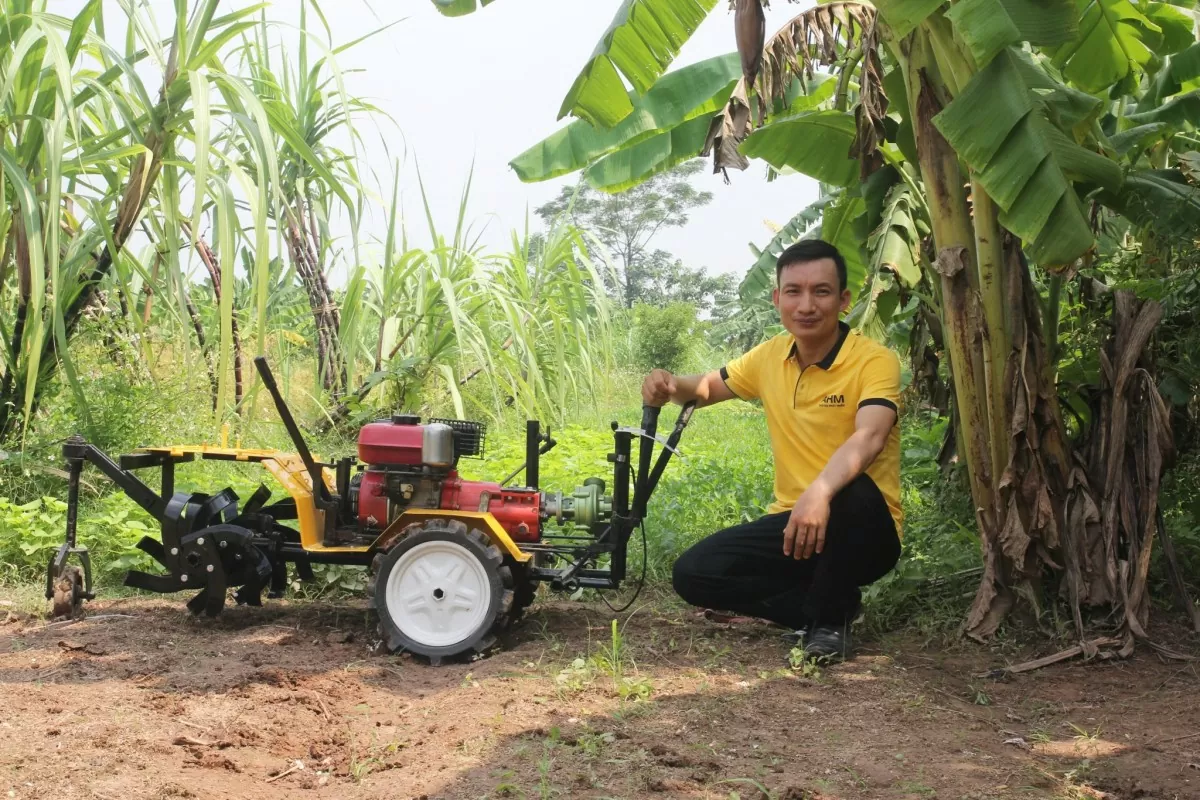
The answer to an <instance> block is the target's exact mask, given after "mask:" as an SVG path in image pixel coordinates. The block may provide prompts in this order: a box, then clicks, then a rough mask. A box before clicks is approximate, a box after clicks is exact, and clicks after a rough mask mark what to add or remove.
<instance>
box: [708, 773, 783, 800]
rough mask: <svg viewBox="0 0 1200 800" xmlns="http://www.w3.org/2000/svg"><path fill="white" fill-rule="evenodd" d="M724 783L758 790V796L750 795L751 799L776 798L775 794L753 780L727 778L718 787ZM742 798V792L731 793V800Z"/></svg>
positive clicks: (718, 782) (768, 799)
mask: <svg viewBox="0 0 1200 800" xmlns="http://www.w3.org/2000/svg"><path fill="white" fill-rule="evenodd" d="M723 783H736V784H742V785H745V786H749V787H751V788H753V789H756V790H757V794H752V795H750V797H752V798H755V800H758V799H759V798H761V799H762V800H774V798H775V793H774V792H772V791H771V790H770V789H768V788H767V787H766V786H763V785H762V784H761V783H759V782H758V781H756V780H754V779H753V778H726V779H725V780H722V781H717V783H716V785H718V786H720V785H721V784H723ZM741 797H742V795H741V793H740V792H736V791H732V792H730V793H729V800H741Z"/></svg>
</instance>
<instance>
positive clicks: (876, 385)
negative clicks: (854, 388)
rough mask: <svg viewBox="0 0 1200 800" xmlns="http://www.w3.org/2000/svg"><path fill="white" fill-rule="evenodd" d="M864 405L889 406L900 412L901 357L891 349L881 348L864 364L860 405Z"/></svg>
mask: <svg viewBox="0 0 1200 800" xmlns="http://www.w3.org/2000/svg"><path fill="white" fill-rule="evenodd" d="M863 406H887V407H888V408H890V409H891V410H892V411H895V412H896V413H897V414H899V413H900V359H899V358H898V357H897V356H896V354H895V353H893V352H892V351H891V350H887V349H884V348H880V350H879V352H878V353H876V354H873V355H871V356H870V358H868V359H867V361H866V363H865V364H863V368H862V390H861V391H860V392H859V395H858V407H859V408H862V407H863Z"/></svg>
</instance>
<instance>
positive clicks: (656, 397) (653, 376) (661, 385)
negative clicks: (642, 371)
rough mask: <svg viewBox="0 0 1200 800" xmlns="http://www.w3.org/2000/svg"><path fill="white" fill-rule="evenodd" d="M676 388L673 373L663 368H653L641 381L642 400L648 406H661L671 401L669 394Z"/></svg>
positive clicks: (673, 392)
mask: <svg viewBox="0 0 1200 800" xmlns="http://www.w3.org/2000/svg"><path fill="white" fill-rule="evenodd" d="M677 389H678V386H677V385H676V383H675V376H674V375H672V374H671V373H669V372H667V371H666V370H665V369H656V370H653V371H652V372H651V373H650V374H649V375H647V376H646V380H644V381H643V382H642V402H643V403H644V404H645V405H648V406H654V407H655V408H662V407H663V406H665V405H666V404H667V403H669V402H671V396H672V395H673V394H675V392H676V390H677Z"/></svg>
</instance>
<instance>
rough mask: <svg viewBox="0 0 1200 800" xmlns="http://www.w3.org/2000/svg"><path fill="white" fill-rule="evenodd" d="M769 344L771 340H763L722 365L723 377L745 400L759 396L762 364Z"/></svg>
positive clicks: (731, 388) (733, 390) (730, 387)
mask: <svg viewBox="0 0 1200 800" xmlns="http://www.w3.org/2000/svg"><path fill="white" fill-rule="evenodd" d="M768 344H769V341H768V342H763V343H762V344H760V345H758V346H757V347H755V348H754V349H752V350H750V351H749V352H747V353H743V354H742V355H740V356H738V357H737V358H735V359H734V360H733V361H730V362H729V363H728V364H726V365H725V366H723V367H721V378H722V380H724V381H725V385H726V386H728V387H729V389H730V391H732V392H733V393H734V394H736V395H737V396H738V397H740V398H741V399H743V400H754V399H756V398H758V396H759V392H760V388H759V374H760V373H761V366H760V365H761V364H762V360H763V355H764V353H765V352H766V350H767V345H768Z"/></svg>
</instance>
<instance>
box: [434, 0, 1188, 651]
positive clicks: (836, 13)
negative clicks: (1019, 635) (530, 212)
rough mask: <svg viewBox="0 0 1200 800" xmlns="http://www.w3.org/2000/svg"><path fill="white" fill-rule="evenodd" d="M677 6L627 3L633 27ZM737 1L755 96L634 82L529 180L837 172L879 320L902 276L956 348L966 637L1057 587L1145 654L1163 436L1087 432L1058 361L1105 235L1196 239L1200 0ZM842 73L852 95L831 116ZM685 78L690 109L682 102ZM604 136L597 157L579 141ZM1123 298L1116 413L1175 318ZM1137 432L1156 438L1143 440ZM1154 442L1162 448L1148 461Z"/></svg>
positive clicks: (530, 157) (830, 215)
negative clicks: (695, 161)
mask: <svg viewBox="0 0 1200 800" xmlns="http://www.w3.org/2000/svg"><path fill="white" fill-rule="evenodd" d="M435 2H438V0H435ZM444 5H447V6H453V7H454V10H456V11H459V12H464V11H468V10H472V9H473V8H474V4H473V3H467V2H460V3H452V2H448V3H445V4H444ZM668 5H671V4H670V3H668V2H667V0H660V1H659V2H655V0H644V1H643V2H640V3H638V2H627V3H624V4H622V5H621V13H620V14H619V15H618V21H620V20H622V19H625V22H624V23H623V24H625V25H628V19H626V18H623V17H622V16H621V14H625V13H626V12H629V11H631V10H633V9H635V8H636V9H641V10H643V11H659V12H661V11H663V10H664V9H665V8H666V7H667V6H668ZM731 6H732V7H733V8H734V9H735V12H736V14H735V25H736V28H737V31H736V32H737V37H736V38H737V42H738V45H739V53H738V58H739V61H740V65H741V70H740V72H741V76H740V78H738V79H737V81H736V83H734V85H733V86H732V87H728V86H727V85H726V86H721V87H720V93H719V94H718V93H716V92H710V91H708V90H707V87H705V86H702V85H701V84H700V82H699V81H696V82H692V81H689V80H687V78H686V76H687V74H688V72H689V71H690V70H700V69H701V67H700V66H699V65H691V66H688V67H683V68H681V69H679V70H677V71H675V72H668V73H666V74H665V75H663V76H662V77H661V79H659V81H658V82H657V84H655V85H651V86H650V87H645V86H643V85H639V84H638V83H637V82H635V81H632V80H631V81H630V86H631V87H632V88H631V89H626V87H625V86H623V85H622V86H620V87H613V88H611V89H610V90H609V97H608V98H607V99H608V102H609V103H610V106H609V108H610V109H612V110H614V111H615V112H616V113H613V114H611V115H610V116H609V117H607V118H603V119H599V118H597V117H596V116H595V115H592V116H590V117H589V116H587V115H586V114H585V113H578V114H577V116H579V117H580V118H581V120H582V121H580V122H575V123H572V124H571V125H569V126H567V128H565V129H563V130H561V131H559V132H558V133H556V134H554V135H553V136H551V137H550V138H549V139H547V140H545V141H544V142H542V143H540V144H538V145H535V146H534V147H533V148H530V150H529V151H527V152H526V153H524V154H522V155H521V156H518V157H517V158H516V159H515V160H514V162H513V166H514V168H515V169H517V172H518V174H519V175H520V176H521V177H522V178H523V179H525V180H539V179H544V177H549V175H550V174H551V173H553V174H564V173H568V172H573V171H581V172H583V174H584V176H585V178H586V179H587V180H589V181H591V182H592V183H593V185H597V186H601V185H603V182H602V181H599V180H598V179H597V177H596V176H597V174H598V173H597V166H598V165H600V164H602V163H604V162H605V161H613V162H614V163H615V162H617V161H619V160H620V159H625V160H627V161H631V162H633V163H634V165H635V167H636V169H635V170H634V171H632V172H631V174H629V175H626V176H623V178H622V181H621V182H620V183H614V184H612V185H613V186H614V187H615V188H618V189H619V188H621V187H622V186H625V185H629V182H630V181H631V180H633V181H636V180H637V179H638V177H639V176H645V175H649V174H653V170H654V169H655V168H656V166H657V164H659V163H664V162H665V161H669V160H671V159H684V158H690V157H695V156H698V155H711V156H712V157H713V164H714V169H715V170H717V171H722V172H725V173H726V174H727V175H728V171H729V170H742V169H745V168H746V167H747V166H748V165H749V163H750V160H751V159H759V160H762V161H765V162H766V163H767V164H768V165H769V166H770V167H771V168H772V169H773V170H775V171H795V172H800V173H804V174H807V175H809V176H811V177H814V178H816V179H817V180H819V181H821V182H822V185H823V186H824V187H825V188H826V190H827V193H828V194H829V195H832V196H833V197H835V198H836V199H834V200H832V201H831V202H829V203H828V205H827V207H826V208H825V209H824V210H823V211H822V223H821V231H822V234H823V235H829V236H831V237H832V236H835V235H841V236H845V237H846V238H847V240H848V241H851V242H855V243H856V244H857V246H856V247H850V248H849V250H850V254H851V256H852V257H854V258H857V259H859V260H860V262H861V263H862V264H863V270H862V272H861V273H860V276H861V278H862V280H861V282H860V283H859V284H858V286H856V288H859V289H862V290H863V291H862V297H861V298H860V300H859V302H860V305H861V312H860V316H859V320H860V324H862V325H863V326H864V327H866V326H868V325H877V323H878V320H879V313H880V307H881V306H880V303H879V300H880V299H881V298H883V297H884V296H886V295H887V294H888V292H890V291H891V290H892V287H891V286H889V285H888V280H894V281H895V282H897V287H896V288H897V290H900V289H905V290H908V291H911V292H913V293H919V295H920V299H921V302H922V304H923V305H925V306H927V307H928V309H931V310H933V311H934V312H935V315H936V316H935V318H934V319H933V322H934V326H928V327H927V328H926V329H927V330H929V331H930V332H931V333H932V332H933V331H934V327H935V326H936V337H938V338H941V339H942V341H943V342H944V345H945V351H946V352H945V355H946V356H947V357H948V358H947V361H948V365H949V368H950V373H951V376H952V381H953V383H952V385H953V389H954V400H955V407H956V411H957V417H958V422H959V425H958V429H959V435H960V441H961V452H962V455H963V457H964V460H965V461H966V464H967V468H968V473H969V476H970V485H971V491H972V495H973V497H974V500H975V505H976V508H977V524H978V527H979V531H980V539H981V543H982V552H983V559H984V576H983V580H982V581H981V585H980V588H979V591H978V593H977V596H976V599H975V602H974V604H973V606H972V608H971V610H970V612H969V614H968V618H967V620H966V625H965V628H966V631H967V632H968V633H969V634H971V635H972V636H975V637H977V638H986V637H988V636H990V635H991V634H993V633H994V632H995V631H996V629H997V628H998V626H999V625H1000V623H1001V621H1002V620H1003V619H1004V617H1005V615H1006V613H1007V612H1008V611H1009V610H1010V609H1011V608H1012V607H1013V606H1014V605H1016V604H1017V603H1018V602H1019V601H1022V600H1023V601H1024V602H1025V603H1026V604H1027V606H1028V607H1029V608H1031V609H1033V610H1034V611H1038V610H1040V604H1041V603H1042V602H1043V601H1044V599H1045V598H1046V596H1047V595H1046V592H1045V591H1044V583H1045V578H1046V577H1047V576H1051V577H1054V578H1056V579H1058V578H1061V579H1062V585H1064V586H1065V589H1064V593H1065V594H1066V595H1068V596H1069V598H1070V601H1071V606H1072V610H1073V614H1074V618H1075V623H1076V628H1077V630H1078V632H1079V635H1080V637H1081V644H1080V646H1079V648H1077V650H1076V652H1082V653H1085V654H1088V655H1093V654H1095V653H1096V652H1097V650H1098V649H1100V648H1108V649H1115V650H1116V651H1118V652H1120V653H1123V654H1124V653H1128V652H1129V650H1130V649H1131V648H1132V645H1133V641H1134V639H1135V638H1138V637H1143V636H1144V634H1145V623H1146V613H1147V603H1146V600H1145V571H1146V568H1147V566H1148V563H1149V553H1150V546H1151V540H1152V533H1153V527H1154V526H1153V514H1154V510H1155V501H1156V497H1157V482H1158V477H1159V473H1160V472H1161V466H1162V459H1161V455H1162V453H1163V452H1164V450H1163V448H1164V447H1165V445H1163V444H1162V431H1161V429H1160V427H1157V426H1156V424H1155V423H1154V422H1153V420H1150V421H1147V418H1145V417H1142V418H1138V419H1137V420H1135V415H1131V413H1130V409H1129V407H1128V405H1127V404H1124V403H1121V402H1114V403H1110V404H1109V405H1107V406H1105V409H1103V413H1100V414H1097V415H1096V416H1095V418H1094V419H1093V421H1092V423H1091V427H1090V428H1089V430H1088V431H1086V432H1085V435H1083V436H1080V437H1077V438H1076V439H1074V440H1073V439H1070V438H1068V436H1067V433H1066V429H1065V426H1064V424H1063V421H1062V414H1061V409H1060V406H1059V400H1058V395H1057V391H1056V386H1055V382H1054V365H1053V362H1052V360H1051V353H1052V352H1053V350H1054V336H1055V324H1056V322H1055V321H1056V319H1057V315H1058V308H1057V302H1058V297H1059V292H1060V290H1061V287H1062V284H1063V282H1064V281H1069V280H1071V279H1072V276H1073V275H1075V274H1077V273H1078V272H1079V271H1080V270H1086V269H1087V268H1089V266H1090V265H1091V264H1092V263H1093V261H1094V259H1095V258H1096V256H1097V254H1098V250H1097V244H1096V230H1097V227H1098V226H1099V225H1100V224H1102V222H1103V220H1104V219H1105V218H1107V217H1109V216H1119V217H1121V218H1123V219H1125V220H1126V221H1128V222H1131V223H1133V224H1136V225H1141V226H1153V225H1155V224H1159V225H1161V224H1162V222H1163V220H1164V219H1170V220H1177V221H1182V222H1184V223H1186V224H1189V225H1193V226H1194V225H1195V224H1196V221H1197V219H1198V217H1197V215H1196V211H1197V209H1198V208H1200V206H1197V203H1196V199H1195V195H1194V193H1192V191H1191V188H1190V186H1189V185H1188V184H1187V183H1186V180H1185V175H1184V174H1183V172H1182V171H1181V170H1180V169H1179V166H1178V156H1179V154H1180V153H1181V152H1182V151H1183V150H1192V149H1194V148H1195V145H1194V141H1195V139H1194V121H1195V120H1196V119H1198V118H1200V117H1198V116H1197V115H1196V114H1195V113H1194V112H1195V111H1196V110H1197V109H1196V106H1197V105H1200V94H1198V93H1197V88H1198V84H1197V83H1196V81H1197V78H1198V77H1200V69H1198V67H1200V63H1198V62H1200V54H1198V53H1197V50H1196V47H1197V45H1196V42H1195V37H1194V35H1193V33H1192V27H1193V20H1192V17H1191V15H1190V13H1189V10H1190V9H1191V8H1192V3H1190V2H1189V3H1179V4H1169V3H1151V2H1142V0H1080V1H1079V2H1074V0H1049V1H1048V2H1042V3H1028V2H1025V0H951V2H944V0H879V2H876V3H875V4H874V5H868V4H865V3H857V2H833V3H827V4H822V5H819V6H816V7H815V8H812V9H809V10H807V11H805V12H803V13H801V14H800V15H798V16H797V17H796V18H795V19H794V20H792V21H790V22H789V23H788V24H787V25H785V26H784V28H783V29H781V30H780V31H779V32H778V33H776V34H775V35H774V36H772V37H771V38H769V39H767V38H766V37H765V32H763V31H762V27H763V26H762V13H761V7H760V3H759V0H732V2H731ZM617 29H621V28H620V26H618V28H617ZM611 34H612V31H610V32H609V33H607V34H606V35H605V38H604V39H603V40H602V42H601V45H600V46H599V47H598V48H597V52H598V53H599V52H602V51H603V50H604V49H605V48H606V47H611V45H612V43H613V41H614V39H613V37H612V35H611ZM680 44H681V42H679V41H678V40H673V41H672V42H671V47H672V48H673V52H678V47H679V46H680ZM589 63H592V62H589ZM822 71H825V73H826V74H827V75H828V76H829V79H828V80H827V81H826V83H830V82H832V85H833V87H834V89H833V92H832V96H831V97H829V98H827V99H824V100H822V99H818V100H817V101H816V102H815V104H811V105H805V104H806V103H809V102H810V100H809V99H810V98H811V97H812V96H813V95H814V90H813V88H812V84H813V82H814V79H816V78H817V77H818V76H820V75H821V73H822ZM667 85H670V86H672V87H673V97H672V100H673V102H672V103H671V105H670V108H671V110H672V113H671V114H670V115H667V114H662V113H659V111H658V108H659V106H660V105H661V99H660V97H659V96H658V95H657V94H656V92H658V91H660V87H662V86H667ZM819 85H820V84H818V88H819ZM726 92H727V93H728V95H727V99H726V100H725V103H724V107H723V108H722V109H720V110H719V111H717V112H715V113H714V112H713V111H712V110H711V103H712V100H713V99H714V97H718V96H722V95H725V93H726ZM797 98H802V99H801V106H800V107H799V108H793V104H794V103H795V102H796V101H797ZM593 101H595V97H594V96H593ZM660 120H661V121H660ZM656 122H657V123H658V124H654V123H656ZM583 125H589V127H590V130H588V129H585V128H583V127H582V126H583ZM701 128H704V129H705V136H704V137H703V138H701V137H700V136H699V135H698V133H697V132H698V131H699V130H700V129H701ZM581 141H584V142H588V143H589V144H590V145H591V146H590V147H587V148H575V149H574V150H572V145H574V144H575V143H578V142H581ZM649 142H656V143H658V144H657V149H656V151H655V154H656V155H657V157H658V161H657V162H656V161H654V159H653V158H648V157H645V154H644V150H643V153H642V155H643V157H641V158H638V159H634V158H632V154H633V153H635V152H637V151H638V150H639V148H645V147H646V145H647V143H649ZM667 143H669V144H670V145H671V147H669V148H668V147H666V146H665V145H666V144H667ZM859 219H861V222H859V223H857V224H849V225H847V224H846V223H847V222H851V223H854V222H855V221H856V220H859ZM1192 229H1193V230H1195V228H1194V227H1193V228H1192ZM826 231H831V233H829V234H826ZM926 234H928V235H926ZM798 235H803V234H798ZM764 258H768V257H766V256H764ZM1035 273H1036V275H1038V276H1044V279H1045V282H1046V283H1047V284H1048V287H1049V294H1048V296H1047V298H1046V299H1043V298H1042V297H1041V296H1039V294H1038V292H1037V291H1036V290H1035V282H1034V276H1035ZM885 275H886V276H887V277H882V276H885ZM748 280H750V279H749V278H748ZM755 280H757V281H760V282H761V278H755ZM1121 303H1122V304H1123V305H1121V306H1120V308H1119V312H1118V316H1119V317H1120V319H1121V320H1122V322H1121V323H1120V325H1123V326H1124V328H1121V327H1120V325H1119V326H1118V328H1119V329H1120V330H1121V331H1122V332H1121V333H1120V338H1119V340H1118V341H1119V342H1120V344H1121V347H1120V348H1118V350H1117V351H1114V352H1115V355H1114V356H1113V357H1114V358H1119V360H1120V362H1121V365H1122V366H1121V367H1120V368H1119V369H1117V368H1115V367H1114V370H1111V371H1110V372H1109V373H1108V377H1107V378H1105V379H1104V380H1103V381H1102V383H1103V384H1104V391H1106V392H1108V393H1109V396H1112V397H1119V396H1121V395H1122V393H1124V392H1126V391H1132V388H1131V387H1133V385H1134V384H1133V375H1134V374H1135V372H1134V371H1131V369H1130V367H1129V365H1130V364H1132V363H1135V362H1136V361H1137V359H1138V358H1140V356H1141V352H1142V348H1143V347H1144V345H1145V342H1146V340H1145V337H1144V336H1142V335H1141V333H1142V332H1143V329H1144V328H1145V326H1146V325H1148V324H1150V325H1152V321H1153V318H1154V315H1155V310H1154V305H1153V304H1152V303H1147V304H1145V305H1140V306H1137V305H1136V304H1135V306H1136V307H1131V306H1129V303H1130V301H1129V300H1128V299H1126V300H1122V301H1121ZM862 304H865V305H862ZM889 305H890V303H889ZM893 307H894V306H893ZM883 310H884V311H885V312H886V310H887V306H885V307H884V309H883ZM1131 326H1132V327H1131ZM1135 329H1136V332H1138V335H1133V334H1132V333H1130V331H1133V330H1135ZM1137 391H1138V392H1139V393H1140V394H1139V396H1140V397H1143V398H1144V399H1145V402H1146V404H1147V407H1148V408H1155V407H1157V405H1160V404H1161V400H1160V399H1159V398H1158V397H1157V393H1156V392H1155V391H1154V390H1153V387H1152V386H1151V387H1149V388H1147V387H1145V386H1143V385H1141V384H1138V387H1137ZM1151 416H1153V415H1151ZM1139 420H1140V421H1139ZM1135 422H1136V425H1135V424H1134V423H1135ZM1129 425H1133V427H1136V428H1137V429H1138V431H1139V433H1140V437H1133V436H1132V435H1130V436H1127V432H1128V431H1129V430H1131V428H1129V427H1127V426H1129ZM1149 441H1153V442H1157V444H1154V445H1153V447H1152V448H1151V449H1153V450H1154V452H1155V453H1157V454H1158V455H1157V456H1155V457H1154V458H1152V459H1151V460H1150V461H1146V459H1145V458H1142V457H1141V456H1138V457H1137V458H1134V457H1133V453H1134V452H1135V451H1138V452H1141V451H1139V448H1142V450H1145V448H1146V447H1149V446H1150V445H1147V444H1146V443H1147V442H1149ZM1146 452H1148V451H1146ZM1133 464H1137V465H1138V466H1137V468H1136V469H1134V468H1133V467H1132V466H1130V465H1133ZM1089 606H1107V607H1110V608H1112V609H1113V610H1114V611H1116V615H1115V616H1116V618H1117V619H1118V620H1119V623H1118V626H1117V631H1116V634H1115V635H1114V636H1111V637H1100V638H1098V639H1087V638H1086V637H1085V634H1084V621H1083V614H1082V609H1085V608H1087V607H1089Z"/></svg>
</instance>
